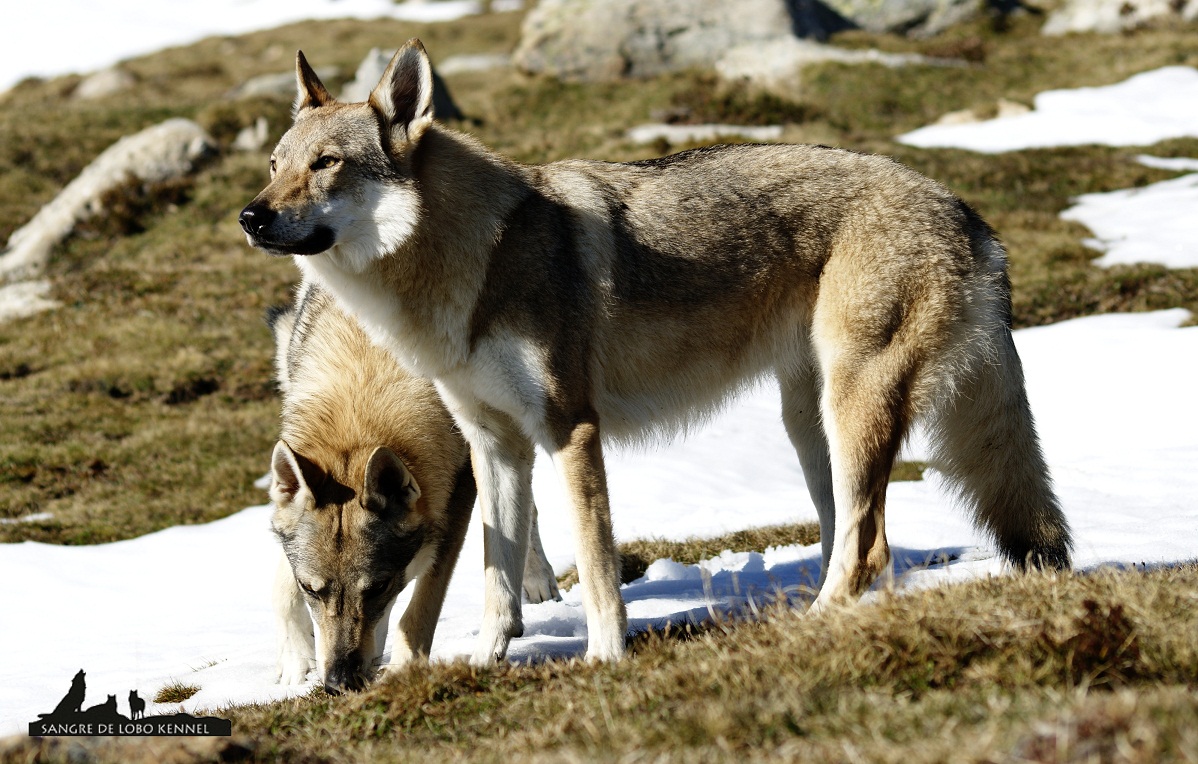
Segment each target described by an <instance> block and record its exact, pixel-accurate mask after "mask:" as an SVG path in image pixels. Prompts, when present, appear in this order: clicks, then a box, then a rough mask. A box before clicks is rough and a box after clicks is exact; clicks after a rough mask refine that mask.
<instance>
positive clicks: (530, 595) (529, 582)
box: [524, 570, 562, 605]
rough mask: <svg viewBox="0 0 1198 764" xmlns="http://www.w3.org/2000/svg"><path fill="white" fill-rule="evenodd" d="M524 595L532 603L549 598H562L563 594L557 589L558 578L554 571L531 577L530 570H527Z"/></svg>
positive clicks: (546, 600) (545, 600)
mask: <svg viewBox="0 0 1198 764" xmlns="http://www.w3.org/2000/svg"><path fill="white" fill-rule="evenodd" d="M524 597H525V599H527V600H528V602H529V604H532V605H535V604H537V603H538V602H548V601H549V600H560V599H561V598H562V595H561V593H559V592H558V590H557V578H556V577H555V576H554V575H553V571H552V570H550V571H548V572H542V573H541V574H539V575H537V576H536V577H530V576H529V574H528V571H525V572H524Z"/></svg>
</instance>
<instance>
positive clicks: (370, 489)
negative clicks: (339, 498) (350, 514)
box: [362, 446, 420, 512]
mask: <svg viewBox="0 0 1198 764" xmlns="http://www.w3.org/2000/svg"><path fill="white" fill-rule="evenodd" d="M419 498H420V486H419V485H417V484H416V478H414V477H412V473H411V472H409V471H408V468H407V465H405V464H404V463H403V460H402V459H400V458H399V457H398V456H396V455H395V452H394V451H392V450H391V449H389V448H387V447H386V446H379V447H378V448H376V449H374V453H372V454H371V455H370V460H369V461H368V462H367V463H366V480H365V485H364V486H363V488H362V503H363V504H364V505H365V507H366V508H367V509H369V510H371V511H373V512H384V511H386V510H392V511H401V512H406V511H407V510H409V509H411V508H412V506H413V505H414V504H415V503H416V500H417V499H419Z"/></svg>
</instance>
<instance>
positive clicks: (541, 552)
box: [524, 504, 562, 605]
mask: <svg viewBox="0 0 1198 764" xmlns="http://www.w3.org/2000/svg"><path fill="white" fill-rule="evenodd" d="M537 514H538V513H537V508H536V505H535V504H534V505H533V508H532V527H530V528H529V529H528V555H527V556H526V557H525V558H524V596H525V597H527V598H528V601H529V603H531V604H534V605H535V604H536V603H538V602H548V601H549V600H560V599H561V598H562V595H561V594H560V593H558V590H557V576H556V575H554V573H553V566H552V565H550V564H549V558H548V557H546V556H545V547H543V546H542V545H541V529H540V527H539V525H538V523H537Z"/></svg>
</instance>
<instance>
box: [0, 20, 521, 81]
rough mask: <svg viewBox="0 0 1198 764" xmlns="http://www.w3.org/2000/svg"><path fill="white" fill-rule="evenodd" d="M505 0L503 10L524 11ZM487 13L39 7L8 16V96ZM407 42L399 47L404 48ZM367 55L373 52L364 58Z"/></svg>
mask: <svg viewBox="0 0 1198 764" xmlns="http://www.w3.org/2000/svg"><path fill="white" fill-rule="evenodd" d="M520 4H521V0H506V2H505V0H500V2H498V3H495V4H493V5H492V8H493V9H495V10H503V9H509V10H510V9H513V8H519V7H520ZM480 12H482V3H481V2H479V0H436V2H429V0H424V1H423V2H422V1H421V0H408V2H403V3H398V4H397V3H395V2H393V1H392V0H205V1H204V2H202V3H197V2H186V1H185V0H105V2H102V3H99V2H94V0H39V2H36V3H19V4H13V5H12V7H10V8H9V9H8V10H6V11H5V13H4V21H5V44H4V45H3V46H0V91H3V90H6V89H8V88H10V87H12V86H13V85H15V84H16V83H17V82H19V81H20V80H21V79H23V78H25V77H31V76H38V77H53V76H56V75H60V74H69V73H72V72H77V73H85V72H90V71H93V70H96V69H103V68H105V67H107V66H110V65H112V64H115V63H116V62H118V61H121V60H124V59H126V58H132V57H134V56H140V55H144V54H146V53H152V52H154V51H157V50H162V49H163V48H167V47H170V46H173V45H186V44H188V43H193V42H196V41H197V40H201V39H203V38H205V37H210V36H212V35H236V34H244V33H246V32H254V31H257V30H260V29H273V28H275V27H279V26H283V25H284V24H290V23H292V22H295V21H304V20H306V19H347V18H355V19H379V18H390V19H400V20H404V21H423V22H435V21H452V20H454V19H459V18H461V17H463V16H468V15H470V14H474V13H480ZM402 42H403V40H397V41H396V45H397V46H398V45H399V44H400V43H402ZM363 54H365V51H363Z"/></svg>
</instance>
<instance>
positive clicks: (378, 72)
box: [338, 48, 462, 120]
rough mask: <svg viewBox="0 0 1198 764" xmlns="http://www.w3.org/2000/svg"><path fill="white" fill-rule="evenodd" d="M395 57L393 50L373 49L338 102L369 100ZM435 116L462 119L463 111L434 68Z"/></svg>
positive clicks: (359, 65) (342, 91)
mask: <svg viewBox="0 0 1198 764" xmlns="http://www.w3.org/2000/svg"><path fill="white" fill-rule="evenodd" d="M394 55H395V51H393V50H390V51H387V50H383V49H382V48H371V49H370V52H369V53H367V54H366V58H364V59H362V63H360V64H358V71H357V72H355V74H354V78H353V80H352V81H350V82H348V83H346V85H345V87H344V88H342V89H341V95H340V96H338V100H340V101H345V102H347V103H354V102H356V101H365V100H366V99H367V98H369V97H370V91H371V90H374V86H375V85H377V84H378V83H379V80H380V79H381V78H382V76H383V72H384V71H386V70H387V64H388V63H390V62H391V57H392V56H394ZM433 114H434V115H436V117H437V119H441V120H448V119H461V118H462V111H461V110H460V109H459V108H458V105H457V104H456V103H454V101H453V97H452V96H450V95H449V88H448V87H446V85H445V81H444V80H443V79H441V75H439V74H437V69H436V68H435V67H434V68H433Z"/></svg>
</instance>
